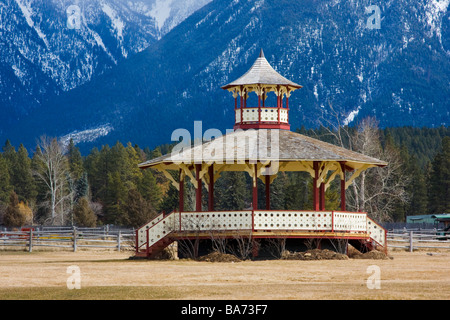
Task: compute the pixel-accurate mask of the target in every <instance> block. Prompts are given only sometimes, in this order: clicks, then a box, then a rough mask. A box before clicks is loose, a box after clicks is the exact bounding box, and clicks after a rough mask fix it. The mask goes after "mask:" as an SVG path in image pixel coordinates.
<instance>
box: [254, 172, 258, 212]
mask: <svg viewBox="0 0 450 320" xmlns="http://www.w3.org/2000/svg"><path fill="white" fill-rule="evenodd" d="M253 210H258V167H257V166H256V164H255V177H254V178H253Z"/></svg>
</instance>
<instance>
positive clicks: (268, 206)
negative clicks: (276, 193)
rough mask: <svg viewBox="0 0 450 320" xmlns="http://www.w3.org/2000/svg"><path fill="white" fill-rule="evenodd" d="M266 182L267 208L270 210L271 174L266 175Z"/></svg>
mask: <svg viewBox="0 0 450 320" xmlns="http://www.w3.org/2000/svg"><path fill="white" fill-rule="evenodd" d="M265 180H266V181H265V182H266V210H270V176H269V175H267V176H265Z"/></svg>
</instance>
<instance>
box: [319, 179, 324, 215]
mask: <svg viewBox="0 0 450 320" xmlns="http://www.w3.org/2000/svg"><path fill="white" fill-rule="evenodd" d="M319 209H320V211H324V210H325V184H324V183H323V182H322V183H321V184H320V208H319Z"/></svg>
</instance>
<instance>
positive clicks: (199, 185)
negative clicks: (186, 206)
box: [195, 164, 202, 211]
mask: <svg viewBox="0 0 450 320" xmlns="http://www.w3.org/2000/svg"><path fill="white" fill-rule="evenodd" d="M201 168H202V165H201V164H196V165H195V178H196V179H197V190H196V192H195V211H202V179H200V170H201Z"/></svg>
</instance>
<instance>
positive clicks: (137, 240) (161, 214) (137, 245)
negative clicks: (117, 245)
mask: <svg viewBox="0 0 450 320" xmlns="http://www.w3.org/2000/svg"><path fill="white" fill-rule="evenodd" d="M174 212H175V211H172V212H170V213H169V214H166V213H164V212H162V213H160V214H158V215H157V216H156V217H154V218H153V219H152V220H150V221H149V222H147V223H146V224H144V225H142V226H141V227H139V228H137V229H136V252H138V251H139V249H140V248H141V247H142V246H144V245H145V244H146V242H144V243H142V244H141V245H139V231H140V230H141V229H143V228H145V227H146V226H148V225H149V224H150V223H152V222H153V221H155V220H156V219H158V218H160V217H161V216H162V218H161V219H160V220H158V221H157V222H155V223H154V224H153V225H151V226H149V227H148V228H147V229H146V234H147V243H148V230H150V229H152V228H153V227H154V226H156V225H157V224H158V223H159V222H161V221H163V220H164V219H165V218H166V217H168V216H170V215H171V214H173V213H174Z"/></svg>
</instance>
